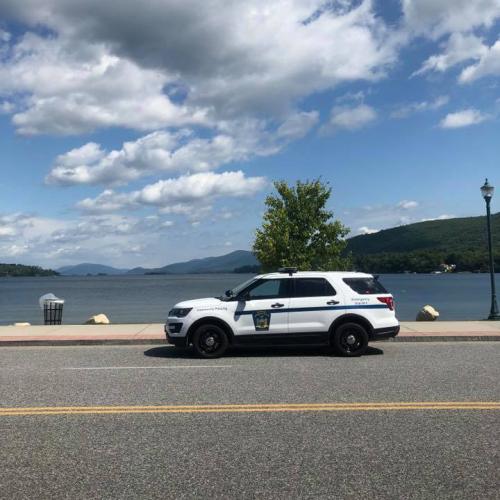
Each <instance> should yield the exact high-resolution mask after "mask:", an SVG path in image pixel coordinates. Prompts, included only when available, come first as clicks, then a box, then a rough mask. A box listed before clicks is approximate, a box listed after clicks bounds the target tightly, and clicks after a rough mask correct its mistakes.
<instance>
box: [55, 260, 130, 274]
mask: <svg viewBox="0 0 500 500" xmlns="http://www.w3.org/2000/svg"><path fill="white" fill-rule="evenodd" d="M57 272H58V273H59V274H61V275H63V276H87V275H89V274H90V275H92V276H94V275H98V274H111V275H115V274H125V273H126V272H127V269H116V268H114V267H111V266H104V265H102V264H89V263H84V264H77V265H75V266H64V267H60V268H59V269H57Z"/></svg>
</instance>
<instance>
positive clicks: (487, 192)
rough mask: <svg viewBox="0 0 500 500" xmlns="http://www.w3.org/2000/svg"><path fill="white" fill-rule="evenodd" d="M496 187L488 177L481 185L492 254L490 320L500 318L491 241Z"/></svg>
mask: <svg viewBox="0 0 500 500" xmlns="http://www.w3.org/2000/svg"><path fill="white" fill-rule="evenodd" d="M494 190H495V188H494V187H493V186H491V185H490V184H489V183H488V179H486V181H485V182H484V184H483V185H482V186H481V194H482V195H483V198H484V201H485V202H486V225H487V227H488V251H489V254H490V282H491V308H490V315H489V316H488V319H490V320H500V314H499V312H498V305H497V294H496V290H495V261H494V259H493V245H492V243H491V212H490V202H491V198H493V191H494Z"/></svg>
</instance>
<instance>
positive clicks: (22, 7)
mask: <svg viewBox="0 0 500 500" xmlns="http://www.w3.org/2000/svg"><path fill="white" fill-rule="evenodd" d="M0 18H2V19H6V20H7V21H17V22H22V23H25V24H26V25H28V26H30V27H33V30H34V29H35V27H36V28H38V27H40V26H42V27H46V28H48V29H49V30H51V32H52V34H51V36H41V35H38V34H34V32H33V33H32V32H28V33H27V34H26V35H24V36H22V37H21V39H20V40H18V41H17V40H16V41H14V42H12V41H11V44H12V45H11V48H10V52H9V55H8V57H7V58H4V59H2V60H1V62H0V94H2V93H4V94H8V95H11V94H13V93H14V94H17V97H18V99H19V100H20V101H21V104H22V106H23V107H24V109H23V110H21V111H18V112H17V113H16V114H15V115H14V123H15V125H16V126H17V128H18V130H19V131H20V132H21V133H25V134H34V133H47V132H49V133H62V134H68V133H80V132H82V131H87V130H93V129H95V128H99V127H109V126H126V127H131V128H136V129H140V130H152V129H155V128H160V127H164V126H180V125H181V126H182V125H186V124H190V123H197V124H200V123H201V124H204V125H207V126H210V125H211V124H213V123H214V122H219V121H220V120H232V119H235V118H238V119H240V118H241V117H258V118H261V119H262V118H265V119H269V118H273V119H278V120H283V119H284V117H286V116H288V115H289V114H290V113H291V112H293V110H294V109H295V108H296V107H297V105H298V104H299V102H300V100H301V99H303V98H304V97H306V96H308V95H310V94H311V93H313V92H321V91H324V90H327V89H332V88H334V87H335V86H337V85H338V84H340V83H343V82H349V81H356V80H365V81H374V80H377V79H379V78H381V77H382V76H384V74H385V71H386V68H387V67H388V66H389V65H390V64H392V63H393V62H394V61H395V57H396V50H397V44H396V42H395V40H394V39H393V36H392V33H391V32H390V31H389V30H388V29H387V27H386V26H385V24H384V22H383V20H382V18H381V17H380V16H377V15H376V13H375V12H374V9H373V6H372V2H371V0H362V1H361V2H358V1H356V2H354V1H353V2H351V1H349V2H344V1H342V2H329V3H328V4H325V2H324V1H323V0H287V1H282V0H249V1H247V2H243V3H242V2H226V1H224V0H214V1H210V2H200V1H199V0H182V1H177V0H174V1H169V2H165V1H160V0H153V1H151V2H148V5H147V7H142V8H138V7H137V2H135V1H133V0H122V1H121V2H120V9H119V13H117V10H116V5H114V4H113V3H112V2H102V1H97V0H86V1H82V2H76V3H72V4H71V6H70V4H68V2H67V1H65V0H45V1H44V3H43V5H40V2H38V1H37V0H25V1H23V2H18V1H17V0H4V1H3V2H2V4H1V5H0ZM139 34H140V36H139Z"/></svg>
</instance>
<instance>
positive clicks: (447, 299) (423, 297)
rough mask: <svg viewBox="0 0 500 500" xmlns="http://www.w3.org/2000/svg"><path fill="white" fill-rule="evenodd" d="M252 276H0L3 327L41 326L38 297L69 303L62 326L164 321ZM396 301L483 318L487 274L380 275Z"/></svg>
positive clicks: (411, 315)
mask: <svg viewBox="0 0 500 500" xmlns="http://www.w3.org/2000/svg"><path fill="white" fill-rule="evenodd" d="M249 277H251V275H245V274H208V275H199V274H198V275H177V276H172V275H171V276H165V275H164V276H96V277H73V276H68V277H63V276H57V277H45V278H0V324H3V325H6V324H11V323H14V322H18V321H29V322H30V323H32V324H42V323H43V314H42V311H41V310H40V308H39V306H38V298H39V297H40V296H41V295H43V294H45V293H49V292H52V293H54V294H55V295H57V296H58V297H60V298H63V299H65V300H66V303H65V305H64V314H63V323H75V324H78V323H83V322H84V321H85V320H87V319H88V318H89V317H90V316H92V315H94V314H98V313H101V312H102V313H105V314H106V315H107V316H108V318H109V319H110V320H111V322H112V323H161V322H163V321H164V320H165V318H166V314H167V312H168V310H169V309H170V308H171V307H172V306H173V305H174V304H175V303H176V302H179V301H180V300H184V299H190V298H199V297H211V296H216V295H221V294H222V293H223V292H224V290H227V289H228V288H232V287H234V286H235V285H237V284H238V283H241V282H243V281H244V280H246V279H248V278H249ZM380 280H381V282H382V283H383V284H384V286H385V287H386V288H387V289H388V290H389V291H390V292H391V293H392V294H393V295H394V297H395V299H396V313H397V316H398V318H399V319H400V320H403V321H405V320H407V321H408V320H414V319H415V315H416V313H417V311H418V310H419V308H420V307H422V306H423V305H425V304H431V305H432V306H434V307H435V308H436V309H437V310H438V311H439V312H440V314H441V316H440V319H442V320H477V319H484V318H485V317H487V315H488V313H489V305H490V288H489V287H490V284H489V275H487V274H440V275H427V274H387V275H382V276H381V277H380Z"/></svg>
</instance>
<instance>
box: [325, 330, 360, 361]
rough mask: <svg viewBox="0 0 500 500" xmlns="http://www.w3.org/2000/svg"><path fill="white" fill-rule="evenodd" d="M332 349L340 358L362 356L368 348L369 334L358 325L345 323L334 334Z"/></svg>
mask: <svg viewBox="0 0 500 500" xmlns="http://www.w3.org/2000/svg"><path fill="white" fill-rule="evenodd" d="M332 347H333V351H334V352H335V354H338V355H339V356H345V357H349V358H353V357H356V356H361V355H362V354H364V353H365V352H366V349H367V348H368V333H367V332H366V330H365V329H364V328H363V327H362V326H361V325H360V324H358V323H344V324H343V325H340V326H339V327H337V328H336V329H335V331H334V332H333V335H332Z"/></svg>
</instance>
